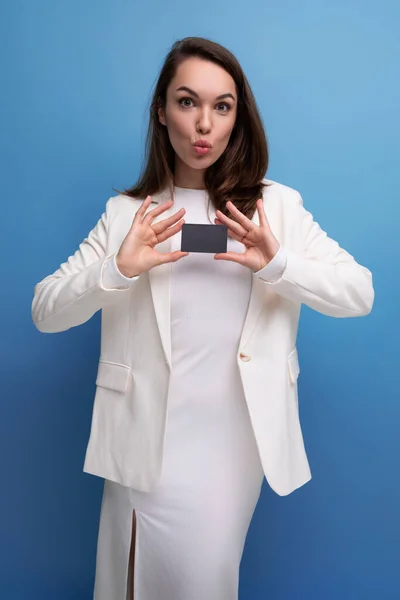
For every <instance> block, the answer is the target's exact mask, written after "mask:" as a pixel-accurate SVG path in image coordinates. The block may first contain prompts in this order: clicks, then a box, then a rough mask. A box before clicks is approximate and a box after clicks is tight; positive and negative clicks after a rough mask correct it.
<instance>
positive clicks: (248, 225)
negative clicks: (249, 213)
mask: <svg viewBox="0 0 400 600" xmlns="http://www.w3.org/2000/svg"><path fill="white" fill-rule="evenodd" d="M226 207H227V208H228V209H229V212H231V213H232V214H233V215H234V216H235V217H236V218H237V220H238V221H239V223H241V224H242V226H243V227H244V228H245V229H246V230H247V231H250V229H254V227H257V225H256V224H255V223H253V221H251V220H250V219H248V218H247V217H246V215H244V214H243V213H242V212H240V210H239V209H238V208H236V206H235V205H234V204H233V202H231V201H230V200H228V202H227V203H226Z"/></svg>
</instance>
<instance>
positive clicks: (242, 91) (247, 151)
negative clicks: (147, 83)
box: [113, 37, 269, 220]
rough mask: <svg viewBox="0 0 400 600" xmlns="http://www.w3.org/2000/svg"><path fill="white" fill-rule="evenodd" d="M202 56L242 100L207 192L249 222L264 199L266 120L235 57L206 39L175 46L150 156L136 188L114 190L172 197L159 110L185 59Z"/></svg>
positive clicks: (169, 153) (157, 95)
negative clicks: (216, 67)
mask: <svg viewBox="0 0 400 600" xmlns="http://www.w3.org/2000/svg"><path fill="white" fill-rule="evenodd" d="M193 56H194V57H198V58H201V59H204V60H207V61H211V62H213V63H215V64H217V65H219V66H221V67H222V68H223V69H225V71H227V72H228V73H229V74H230V75H231V77H232V78H233V80H234V81H235V85H236V93H237V96H238V104H237V114H236V122H235V125H234V128H233V130H232V133H231V137H230V139H229V143H228V145H227V147H226V149H225V151H224V152H223V153H222V155H221V156H220V157H219V159H218V160H217V161H216V162H215V163H214V164H212V165H210V166H209V167H208V168H207V170H206V172H205V177H204V180H205V187H206V190H207V192H208V194H209V197H210V200H211V202H212V203H213V205H214V207H215V208H216V209H219V210H220V211H221V212H222V213H224V214H225V215H227V216H229V217H230V218H231V219H233V220H235V219H234V218H233V216H232V215H231V213H230V212H229V210H228V209H227V208H226V202H227V201H228V200H231V201H232V202H233V204H234V205H235V206H236V207H237V208H238V209H239V210H240V211H241V212H242V213H243V214H245V215H246V216H247V217H248V218H249V219H251V218H252V216H253V215H254V213H255V211H256V201H257V199H258V198H261V197H262V190H263V187H266V186H267V185H268V184H267V183H263V182H262V179H263V178H264V177H265V174H266V172H267V169H268V160H269V152H268V142H267V136H266V133H265V131H264V126H263V122H262V118H261V115H260V113H259V110H258V107H257V103H256V100H255V98H254V96H253V93H252V91H251V88H250V85H249V83H248V81H247V78H246V76H245V74H244V72H243V69H242V67H241V66H240V64H239V62H238V60H237V59H236V58H235V56H234V55H233V54H232V53H231V52H230V51H229V50H227V49H226V48H224V47H223V46H221V45H219V44H217V43H216V42H213V41H211V40H208V39H205V38H201V37H186V38H184V39H182V40H178V41H176V42H175V43H174V44H173V46H172V48H171V50H170V51H169V53H168V55H167V56H166V58H165V61H164V64H163V66H162V68H161V72H160V75H159V77H158V80H157V83H156V87H155V91H154V94H153V98H152V102H151V106H150V120H149V126H148V131H147V140H146V150H145V157H144V161H143V165H142V171H141V174H140V176H139V179H138V181H137V183H136V184H135V185H134V186H132V187H130V188H128V189H126V190H124V191H120V190H116V189H115V188H113V189H115V191H116V192H118V193H120V194H124V195H126V196H131V197H132V198H142V199H145V198H146V197H147V196H148V195H153V194H157V193H159V192H161V191H163V190H165V189H166V188H168V187H169V190H170V194H171V197H173V185H174V183H173V182H174V166H175V151H174V149H173V147H172V145H171V142H170V140H169V137H168V131H167V128H166V127H165V126H164V125H162V124H161V123H160V121H159V118H158V112H157V111H158V108H159V107H160V106H161V107H163V108H164V109H165V107H166V98H167V88H168V86H169V84H170V82H171V80H172V79H173V77H174V76H175V73H176V71H177V68H178V67H179V65H180V64H181V63H182V62H183V61H184V60H186V59H188V58H190V57H193Z"/></svg>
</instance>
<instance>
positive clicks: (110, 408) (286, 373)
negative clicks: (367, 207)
mask: <svg viewBox="0 0 400 600" xmlns="http://www.w3.org/2000/svg"><path fill="white" fill-rule="evenodd" d="M263 181H264V182H268V183H270V184H272V185H271V186H270V187H267V188H265V189H264V192H263V199H264V207H265V211H266V214H267V217H268V220H269V223H270V226H271V229H272V231H273V233H274V235H275V236H276V238H277V239H278V241H279V242H280V244H281V246H282V248H283V249H284V250H285V252H286V256H287V264H286V267H285V270H284V272H283V275H282V276H281V277H280V278H279V279H278V280H277V281H275V282H267V281H264V280H263V279H261V278H260V277H259V276H257V275H256V274H254V276H253V278H252V291H251V296H250V302H249V306H248V311H247V316H246V320H245V323H244V326H243V331H242V334H241V339H240V344H239V348H238V352H237V365H238V369H239V372H240V376H241V379H242V382H243V389H244V394H245V398H246V402H247V406H248V410H249V414H250V418H251V423H252V427H253V430H254V435H255V439H256V442H257V447H258V450H259V454H260V459H261V463H262V466H263V469H264V473H265V477H266V479H267V481H268V483H269V485H270V486H271V488H272V489H273V490H274V491H275V492H276V493H277V494H279V495H280V496H285V495H287V494H290V493H291V492H292V491H294V490H295V489H296V488H298V487H300V486H302V485H304V484H305V483H306V482H307V481H309V480H310V479H311V471H310V467H309V463H308V460H307V456H306V452H305V448H304V442H303V436H302V430H301V426H300V420H299V408H298V396H297V378H298V375H299V371H300V369H299V362H298V355H297V348H296V336H297V329H298V320H299V315H300V308H301V304H302V303H304V304H307V305H308V306H310V307H311V308H313V309H314V310H316V311H318V312H320V313H323V314H325V315H329V316H331V317H360V316H363V315H367V314H368V313H369V312H370V311H371V309H372V305H373V302H374V289H373V285H372V275H371V272H370V271H369V270H368V269H366V268H365V267H363V266H361V265H360V264H358V263H357V262H356V261H355V260H354V258H353V256H351V255H350V254H349V253H348V252H346V251H345V250H344V249H342V248H341V247H340V246H339V245H338V243H337V242H336V241H334V240H333V239H331V238H329V237H328V236H327V234H326V233H325V232H324V231H323V230H322V229H321V228H320V226H319V225H318V223H317V222H315V221H314V220H313V217H312V215H311V213H310V212H308V211H307V210H305V208H304V207H303V201H302V198H301V196H300V194H299V193H298V192H297V191H295V190H294V189H292V188H289V187H287V186H284V185H282V184H279V183H277V182H273V181H271V180H267V179H264V180H263ZM152 199H153V202H156V203H159V202H165V201H167V200H169V193H168V191H164V192H162V193H160V194H158V195H155V196H153V198H152ZM141 203H142V201H140V200H134V199H132V198H129V197H127V196H124V195H118V196H115V197H112V198H110V199H109V200H108V202H107V204H106V207H105V211H104V213H103V214H102V216H101V218H100V219H99V221H98V223H97V224H96V226H95V227H94V229H92V231H91V232H90V233H89V234H88V236H87V238H85V239H84V241H83V242H82V243H81V244H80V246H79V249H78V250H77V251H76V252H75V254H74V255H73V256H70V257H69V258H68V260H67V261H66V262H64V263H63V264H61V266H60V267H59V268H58V269H57V270H56V271H55V272H54V273H53V274H52V275H49V276H48V277H45V278H44V279H43V280H42V281H41V282H40V283H38V284H37V285H36V286H35V289H34V297H33V302H32V318H33V321H34V323H35V325H36V327H37V328H38V329H39V330H40V331H43V332H47V333H55V332H58V331H65V330H66V329H69V328H70V327H75V326H77V325H80V324H81V323H84V322H85V321H87V320H88V319H90V317H91V316H92V315H93V314H94V313H95V312H96V311H98V310H100V309H102V321H101V351H100V359H99V366H98V374H97V380H96V385H97V387H96V394H95V399H94V406H93V416H92V423H91V431H90V438H89V442H88V446H87V450H86V457H85V462H84V468H83V470H84V471H85V472H87V473H92V474H94V475H98V476H100V477H104V478H107V479H110V480H112V481H116V482H118V483H120V484H122V485H125V486H129V487H134V488H137V489H139V490H142V491H151V490H153V489H154V488H155V486H156V485H157V482H158V481H159V479H160V476H161V471H162V461H163V443H164V437H165V431H166V427H165V425H166V416H167V409H168V393H169V376H170V371H171V335H170V304H169V300H170V273H171V263H168V264H164V265H160V266H157V267H154V268H153V269H151V270H150V271H149V272H148V273H142V274H141V275H140V276H139V277H137V278H136V279H135V280H134V281H132V283H129V285H126V286H121V287H118V288H117V287H106V286H105V284H104V279H103V276H104V269H107V265H109V261H110V260H113V258H114V255H115V254H116V253H117V252H118V250H119V248H120V245H121V243H122V241H123V239H124V237H125V236H126V234H127V232H128V230H129V228H130V226H131V224H132V220H133V217H134V215H135V213H136V211H137V210H138V208H139V207H140V206H141ZM151 208H152V207H150V209H151ZM174 212H175V209H174V206H172V208H171V209H169V210H168V211H166V212H164V213H162V215H159V217H157V218H156V219H155V222H157V220H162V219H166V218H167V217H168V216H169V215H171V214H173V213H174ZM253 221H254V222H255V223H257V224H259V220H258V213H257V211H256V212H255V214H254V217H253ZM169 247H170V239H169V240H166V241H165V242H163V243H161V244H159V245H158V246H157V249H158V250H159V251H160V252H168V251H169Z"/></svg>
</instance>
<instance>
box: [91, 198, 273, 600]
mask: <svg viewBox="0 0 400 600" xmlns="http://www.w3.org/2000/svg"><path fill="white" fill-rule="evenodd" d="M181 207H185V209H186V215H185V221H186V222H187V223H207V222H208V220H207V210H206V209H207V194H206V192H204V191H202V190H184V189H183V188H176V193H175V206H174V210H179V209H180V208H181ZM180 241H181V234H180V233H179V234H177V235H176V236H174V238H173V243H172V247H171V250H172V251H173V250H176V249H178V248H180ZM244 249H245V248H244V246H243V244H241V243H239V242H236V241H235V240H232V239H231V238H228V250H233V251H235V252H243V251H244ZM122 277H123V276H122ZM125 279H126V278H125ZM251 284H252V274H251V272H250V271H249V269H248V268H247V267H243V266H241V265H239V264H236V263H233V262H228V261H216V260H214V258H213V255H212V254H205V253H191V254H190V255H189V256H187V257H185V258H183V259H181V260H179V261H177V262H175V263H172V280H171V340H172V371H171V380H170V396H169V406H168V419H167V429H166V438H165V446H164V463H163V471H162V477H161V481H160V482H159V484H158V485H157V487H156V489H155V491H153V492H150V493H146V492H141V491H138V490H134V489H132V488H128V487H123V486H121V485H120V484H118V483H114V482H111V481H109V480H107V481H106V483H105V491H104V502H103V507H102V518H101V528H100V532H99V545H98V562H97V576H96V595H95V600H109V599H110V598H113V600H125V588H124V586H125V583H126V576H127V573H126V563H127V556H128V554H127V552H128V548H129V543H128V542H129V536H130V525H129V523H130V515H131V512H132V509H135V510H136V515H137V528H138V535H137V544H136V556H135V600H156V599H161V598H162V599H163V600H204V599H205V598H207V600H236V599H237V597H238V596H237V594H238V576H239V564H240V559H241V556H242V551H243V547H244V543H245V537H246V533H247V530H248V527H249V524H250V520H251V517H252V515H253V512H254V509H255V506H256V503H257V500H258V498H259V494H260V490H261V485H262V480H263V469H262V465H261V462H260V458H259V455H258V451H257V446H256V443H255V439H254V434H253V431H252V427H251V423H250V419H249V415H248V410H247V406H246V401H245V398H244V395H243V388H242V384H241V380H240V375H239V371H238V368H237V361H236V355H237V351H238V345H239V340H240V334H241V331H242V328H243V323H244V320H245V316H246V312H247V307H248V302H249V298H250V292H251ZM121 535H122V536H123V540H121V539H119V536H121ZM121 542H123V543H122V547H123V548H124V552H121Z"/></svg>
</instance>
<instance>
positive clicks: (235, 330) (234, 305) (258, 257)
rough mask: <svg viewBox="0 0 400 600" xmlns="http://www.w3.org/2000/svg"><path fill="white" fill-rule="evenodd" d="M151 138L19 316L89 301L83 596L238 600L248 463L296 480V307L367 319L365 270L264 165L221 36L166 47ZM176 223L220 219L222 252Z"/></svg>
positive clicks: (252, 118) (276, 485)
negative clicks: (93, 323) (87, 566)
mask: <svg viewBox="0 0 400 600" xmlns="http://www.w3.org/2000/svg"><path fill="white" fill-rule="evenodd" d="M147 141H148V146H147V150H148V152H147V163H146V164H145V168H144V170H143V173H142V175H141V178H140V180H139V182H138V183H137V185H136V186H134V187H133V188H131V189H129V190H125V191H124V192H119V193H118V195H117V196H114V197H112V198H110V199H109V201H108V202H107V204H106V209H105V212H104V213H103V215H102V216H101V218H100V219H99V221H98V223H97V225H96V226H95V227H94V229H93V230H92V231H91V232H90V233H89V235H88V237H87V238H86V239H85V240H84V241H83V242H82V244H81V245H80V247H79V249H78V250H77V251H76V252H75V254H74V255H73V256H70V257H69V259H68V261H67V262H65V263H63V264H62V265H61V266H60V268H59V269H58V270H57V271H55V273H53V274H52V275H49V276H48V277H46V278H45V279H43V281H41V282H40V283H39V284H37V286H36V287H35V294H34V299H33V305H32V315H33V320H34V322H35V324H36V326H37V327H38V329H39V330H40V331H45V332H57V331H63V330H66V329H68V328H70V327H74V326H76V325H79V324H80V323H83V322H85V321H87V320H88V319H89V318H90V317H91V316H92V315H93V314H94V313H95V312H96V311H97V310H99V309H102V337H101V355H100V360H99V369H98V375H97V380H96V384H97V390H96V397H95V402H94V408H93V419H92V426H91V433H90V439H89V443H88V448H87V452H86V459H85V465H84V470H85V471H86V472H88V473H93V474H95V475H99V476H101V477H104V478H105V485H104V494H103V502H102V508H101V516H100V527H99V538H98V547H97V563H96V579H95V592H94V597H95V600H125V599H126V598H133V597H134V598H135V599H136V600H158V599H163V600H205V599H207V600H235V599H237V597H238V577H239V565H240V560H241V556H242V551H243V547H244V543H245V538H246V534H247V531H248V527H249V524H250V521H251V518H252V515H253V512H254V509H255V507H256V504H257V500H258V498H259V494H260V490H261V485H262V481H263V477H264V475H265V477H266V478H267V481H268V483H269V485H270V486H271V487H272V489H274V491H275V492H276V493H277V494H279V495H287V494H290V493H291V492H292V491H293V490H295V489H296V488H298V487H300V486H302V485H304V484H305V483H306V482H307V481H309V480H310V478H311V472H310V469H309V465H308V461H307V457H306V453H305V449H304V443H303V438H302V432H301V427H300V422H299V412H298V399H297V377H298V374H299V363H298V357H297V349H296V335H297V327H298V319H299V314H300V307H301V304H302V303H304V304H307V305H308V306H310V307H311V308H313V309H315V310H317V311H319V312H321V313H323V314H326V315H330V316H333V317H357V316H363V315H367V314H368V313H369V312H370V311H371V308H372V305H373V300H374V291H373V287H372V277H371V273H370V271H369V270H368V269H366V268H365V267H363V266H361V265H359V264H358V263H357V262H356V261H355V260H354V258H353V257H352V256H351V255H350V254H349V253H347V252H346V251H345V250H344V249H342V248H340V247H339V245H338V244H337V242H335V241H334V240H332V239H330V238H329V237H328V236H327V235H326V233H325V232H324V231H323V230H322V229H321V228H320V227H319V225H318V223H316V222H315V221H314V220H313V217H312V215H311V214H310V213H309V212H308V211H306V210H305V209H304V207H303V202H302V198H301V196H300V194H299V193H298V192H296V191H295V190H293V189H291V188H289V187H287V186H284V185H282V184H279V183H276V182H273V181H270V180H267V179H264V178H263V177H264V175H265V173H266V170H267V167H268V150H267V142H266V136H265V132H264V129H263V125H262V121H261V118H260V115H259V112H258V110H257V106H256V102H255V100H254V97H253V95H252V92H251V90H250V87H249V84H248V82H247V80H246V77H245V75H244V74H243V71H242V69H241V67H240V65H239V64H238V61H237V60H236V58H235V57H234V56H233V55H232V54H231V53H230V52H229V51H228V50H227V49H225V48H223V47H221V46H220V45H218V44H216V43H214V42H212V41H209V40H205V39H202V38H186V39H184V40H182V41H179V42H177V43H175V44H174V45H173V47H172V49H171V51H170V53H169V54H168V56H167V58H166V60H165V63H164V66H163V68H162V70H161V73H160V76H159V79H158V82H157V85H156V89H155V92H154V97H153V101H152V104H151V114H150V125H149V134H148V140H147ZM200 147H201V148H203V149H201V148H200ZM204 147H208V150H205V149H204ZM116 191H118V190H116ZM184 222H187V223H198V224H207V223H208V224H211V225H216V226H221V225H224V226H226V227H227V231H228V234H229V237H228V242H227V252H226V253H224V252H223V253H217V254H215V255H214V254H210V253H188V252H184V251H182V250H181V249H180V248H181V235H182V226H183V224H184Z"/></svg>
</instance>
